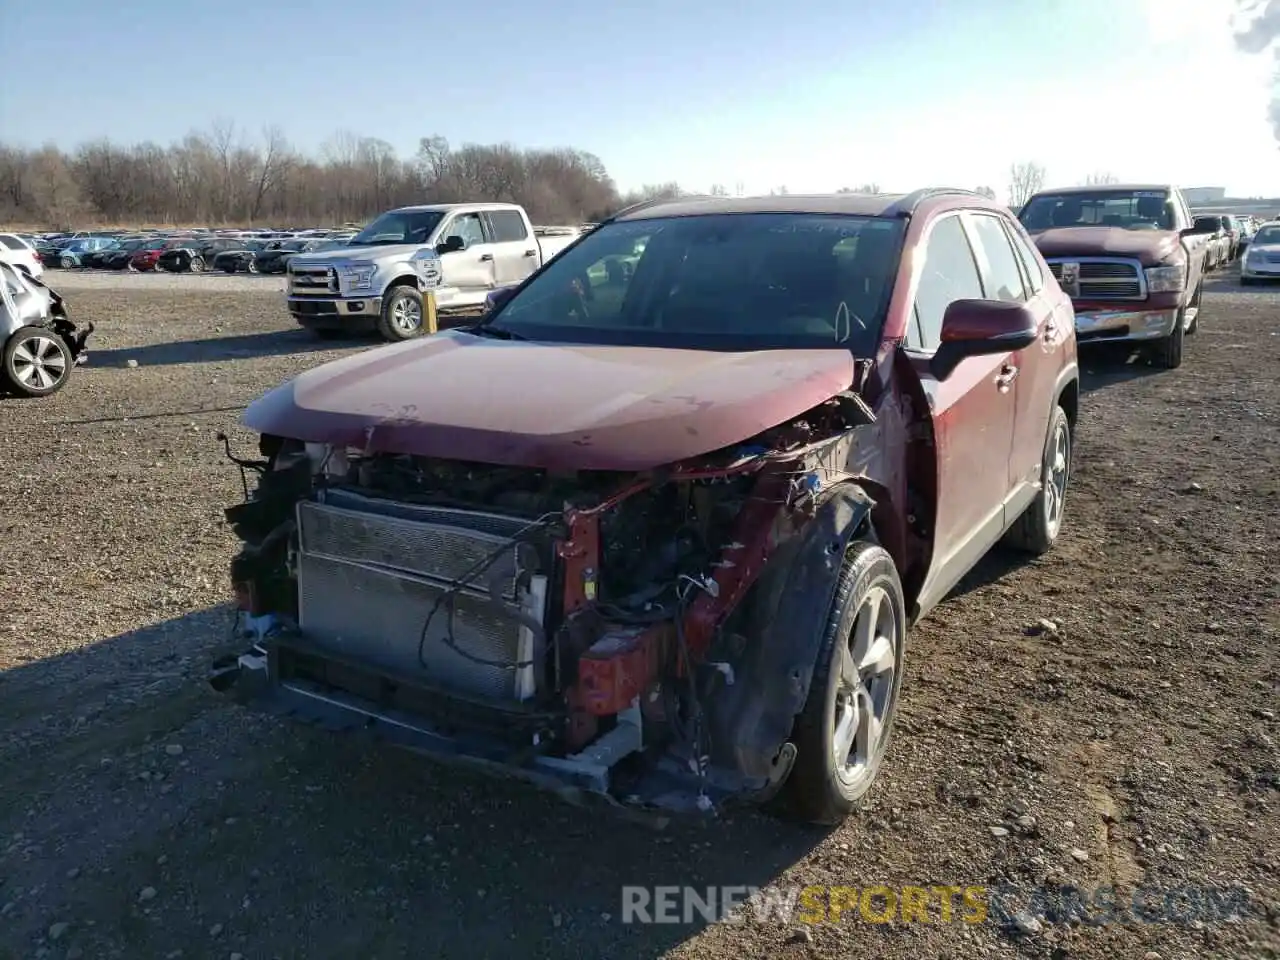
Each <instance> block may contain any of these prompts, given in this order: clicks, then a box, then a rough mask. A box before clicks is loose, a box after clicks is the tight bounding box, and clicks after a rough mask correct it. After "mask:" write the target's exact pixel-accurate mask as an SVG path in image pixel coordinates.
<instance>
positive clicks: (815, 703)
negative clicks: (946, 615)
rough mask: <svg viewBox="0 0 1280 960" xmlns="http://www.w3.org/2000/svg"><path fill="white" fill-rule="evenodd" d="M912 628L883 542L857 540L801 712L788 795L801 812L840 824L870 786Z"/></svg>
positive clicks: (887, 730)
mask: <svg viewBox="0 0 1280 960" xmlns="http://www.w3.org/2000/svg"><path fill="white" fill-rule="evenodd" d="M906 635H907V612H906V602H905V600H904V598H903V594H902V584H901V583H900V582H899V580H898V571H897V568H896V567H895V566H894V563H893V558H892V557H890V556H889V554H888V553H887V552H886V551H885V550H884V548H883V547H881V546H879V545H878V544H875V543H870V542H868V541H859V542H857V543H854V544H852V545H851V546H850V547H849V550H848V552H847V553H846V554H845V559H844V564H843V566H842V567H841V569H840V574H839V579H838V581H837V584H836V594H835V599H834V600H833V601H832V604H831V610H830V612H829V614H828V618H827V626H826V631H825V634H824V637H823V642H822V646H821V648H820V650H819V653H818V661H817V665H816V667H815V669H814V674H813V680H812V682H811V683H810V686H809V696H808V699H807V700H806V701H805V705H804V709H803V711H801V713H800V716H799V717H797V719H796V726H795V731H794V736H793V739H794V741H795V745H796V761H795V766H794V767H793V768H792V771H791V775H790V776H789V777H788V778H787V782H786V785H785V787H784V794H783V797H782V799H783V800H784V802H786V803H787V804H788V805H789V807H790V811H791V812H792V813H794V814H795V815H796V816H798V817H799V818H801V819H804V820H807V821H810V822H813V823H822V824H836V823H839V822H840V821H841V820H843V819H844V818H845V817H846V816H848V815H849V813H850V812H851V811H852V810H853V809H854V807H855V806H856V805H857V803H858V801H859V800H861V799H862V797H863V796H864V795H865V794H866V793H867V791H868V790H870V789H871V785H872V784H873V783H874V782H875V778H876V774H877V773H878V772H879V770H880V764H881V762H882V761H883V759H884V755H885V751H886V750H887V749H888V746H889V739H890V735H891V734H892V732H893V721H894V717H895V715H896V714H897V708H898V692H899V690H900V688H901V686H902V664H903V655H904V653H905V651H906Z"/></svg>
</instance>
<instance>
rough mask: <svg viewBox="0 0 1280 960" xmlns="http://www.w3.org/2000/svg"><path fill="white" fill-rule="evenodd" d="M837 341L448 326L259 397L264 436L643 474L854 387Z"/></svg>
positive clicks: (850, 362)
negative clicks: (742, 342)
mask: <svg viewBox="0 0 1280 960" xmlns="http://www.w3.org/2000/svg"><path fill="white" fill-rule="evenodd" d="M853 376H854V358H853V356H852V355H851V354H850V353H849V352H848V351H847V350H841V349H838V348H832V349H818V350H763V351H755V352H750V353H720V352H713V351H701V350H667V349H659V348H654V347H606V346H590V345H577V344H550V343H533V342H526V341H511V340H491V339H484V338H480V337H475V336H471V335H469V334H466V333H462V332H460V331H446V332H444V333H440V334H437V335H435V336H433V337H427V338H425V339H422V340H415V341H411V342H409V343H402V344H395V345H390V346H385V347H376V348H374V349H372V350H367V351H365V352H363V353H358V354H355V355H353V356H350V357H344V358H342V359H340V360H335V361H333V362H332V363H327V364H324V365H323V366H320V367H316V368H315V369H312V370H309V371H307V372H306V373H304V374H302V375H301V376H299V377H297V378H296V379H294V380H291V381H289V382H288V383H285V384H283V385H282V386H280V387H277V388H276V389H274V390H272V391H271V392H270V393H267V394H266V395H265V396H263V397H261V398H259V399H258V400H256V401H254V402H253V403H252V404H250V405H249V408H248V409H247V410H246V411H245V415H244V423H245V425H246V426H248V427H249V428H251V429H253V430H255V431H257V432H259V433H269V434H275V435H277V436H282V437H289V438H292V439H295V440H306V441H313V442H324V443H334V444H339V445H342V446H354V447H359V448H361V449H367V450H370V451H384V452H394V453H406V454H417V455H420V456H432V457H447V458H452V459H458V460H474V461H479V462H483V463H495V464H506V465H513V466H528V467H542V468H547V469H565V470H646V469H650V468H653V467H658V466H661V465H663V464H667V463H672V462H675V461H678V460H683V459H685V458H687V457H693V456H697V455H699V454H702V453H707V452H710V451H712V450H716V449H719V448H720V447H724V446H728V445H730V444H733V443H737V442H740V441H742V440H746V439H748V438H749V437H751V436H753V435H755V434H756V433H759V432H760V431H761V430H765V429H767V428H769V427H773V426H776V425H777V424H779V423H783V422H785V421H787V420H789V419H791V418H792V417H795V416H798V415H799V414H801V413H803V412H804V411H806V410H808V409H809V408H810V407H812V406H814V405H816V404H818V403H821V402H822V401H824V400H827V399H829V398H830V397H832V396H834V395H835V394H837V393H839V392H840V391H842V390H845V389H848V387H849V386H850V385H851V383H852V382H853Z"/></svg>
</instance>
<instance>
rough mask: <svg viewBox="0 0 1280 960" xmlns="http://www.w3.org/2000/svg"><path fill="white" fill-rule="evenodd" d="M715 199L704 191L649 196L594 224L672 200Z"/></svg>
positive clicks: (608, 221) (601, 223) (610, 221)
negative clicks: (670, 195)
mask: <svg viewBox="0 0 1280 960" xmlns="http://www.w3.org/2000/svg"><path fill="white" fill-rule="evenodd" d="M712 199H715V198H714V197H712V196H711V195H710V194H704V193H682V194H681V195H680V196H678V197H651V198H650V199H648V200H641V201H640V202H639V203H633V204H631V206H629V207H623V208H622V209H621V210H619V211H618V212H617V213H615V214H613V215H612V216H608V217H606V218H605V219H603V220H601V221H600V222H599V223H597V224H596V226H597V227H599V226H602V225H604V224H606V223H612V222H613V221H614V220H618V219H621V218H622V217H625V216H627V215H628V214H631V213H639V212H640V211H641V210H647V209H649V207H655V206H657V205H658V204H660V203H671V202H672V201H673V200H712Z"/></svg>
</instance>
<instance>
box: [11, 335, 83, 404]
mask: <svg viewBox="0 0 1280 960" xmlns="http://www.w3.org/2000/svg"><path fill="white" fill-rule="evenodd" d="M72 366H73V362H72V357H71V349H70V348H69V347H68V346H67V344H66V343H65V341H63V339H62V338H61V337H60V336H58V335H57V334H56V333H54V332H53V331H52V330H46V329H44V328H43V327H23V328H22V329H21V330H19V331H18V332H17V333H15V334H14V335H13V336H12V337H10V338H9V342H8V343H7V344H6V345H5V348H4V367H3V370H0V373H3V379H4V385H5V386H6V387H8V388H9V389H10V390H11V391H13V392H14V393H17V394H18V395H20V396H24V397H47V396H49V394H51V393H57V392H58V391H59V390H61V389H62V387H63V385H64V384H66V382H67V379H68V378H69V377H70V376H71V367H72Z"/></svg>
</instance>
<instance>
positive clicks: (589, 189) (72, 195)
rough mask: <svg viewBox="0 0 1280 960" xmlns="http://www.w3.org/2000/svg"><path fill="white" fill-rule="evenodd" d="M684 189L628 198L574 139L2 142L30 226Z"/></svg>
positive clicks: (352, 214) (606, 197) (594, 215)
mask: <svg viewBox="0 0 1280 960" xmlns="http://www.w3.org/2000/svg"><path fill="white" fill-rule="evenodd" d="M682 193H683V191H682V190H681V189H680V186H679V184H676V183H665V184H657V185H650V186H645V187H642V188H641V189H640V190H637V191H631V192H629V193H627V194H625V195H624V194H622V193H620V192H619V190H618V189H617V187H616V185H615V184H614V182H613V180H612V179H611V178H610V177H609V174H608V171H607V170H606V169H605V167H604V164H603V163H602V162H601V161H600V158H599V157H598V156H596V155H595V154H593V153H589V152H587V151H584V150H577V149H574V148H571V147H555V148H551V149H540V150H526V149H521V148H519V147H515V146H512V145H511V144H489V145H484V144H464V145H463V146H461V147H459V148H458V149H452V148H451V147H450V146H449V144H448V142H447V141H445V140H444V139H443V138H442V137H424V138H423V139H422V140H421V142H420V143H419V148H418V151H417V153H416V154H415V156H414V157H412V158H410V159H409V160H402V159H401V158H399V157H397V156H396V153H395V150H394V149H393V148H392V146H391V144H389V143H387V142H386V141H384V140H379V139H377V138H375V137H364V136H360V135H359V134H357V133H354V132H351V131H339V132H338V133H337V134H335V135H334V136H333V137H332V138H331V139H330V140H329V141H327V142H326V143H325V145H324V147H323V149H322V150H321V153H320V156H319V157H311V158H308V157H305V156H302V155H300V154H298V153H297V152H295V151H294V150H292V149H291V148H290V147H289V144H288V142H287V141H286V139H285V137H284V135H283V133H282V132H281V131H280V130H279V129H278V128H274V127H268V128H267V129H265V130H263V132H262V136H261V139H260V141H259V142H258V143H257V144H252V143H249V142H247V141H246V140H245V139H244V138H243V136H242V135H241V134H240V133H239V132H238V131H237V129H236V127H235V125H234V124H233V123H232V122H231V121H226V120H223V121H218V122H217V123H215V124H213V125H212V126H211V129H210V130H209V131H207V132H205V133H191V134H189V135H187V136H186V137H185V138H183V140H181V141H180V142H178V143H174V144H172V145H170V146H167V147H165V146H161V145H159V144H154V143H142V144H136V145H133V146H122V145H119V144H114V143H111V142H110V141H107V140H99V141H95V142H93V143H87V144H84V145H83V146H80V147H78V148H77V149H76V150H75V151H73V152H72V153H71V154H69V155H68V154H65V153H63V152H61V151H59V150H57V149H56V148H54V147H45V148H43V149H41V150H31V149H27V148H23V147H18V146H11V145H6V144H4V143H0V217H3V218H4V221H5V222H9V223H15V224H24V225H31V226H36V225H41V226H45V227H51V226H57V227H61V226H73V225H74V226H85V225H87V224H88V223H89V222H90V221H96V222H99V223H111V224H116V225H122V226H124V225H127V226H144V225H147V226H149V225H158V224H177V223H182V224H208V223H227V224H230V223H240V224H250V223H276V224H279V223H281V222H282V221H285V222H289V223H303V222H307V223H325V224H338V223H347V222H357V223H358V222H363V221H366V220H368V219H369V218H370V217H372V216H374V215H375V214H377V213H379V212H381V211H382V210H385V209H387V208H388V207H393V206H403V205H407V204H411V203H422V202H424V201H436V202H443V201H452V200H510V201H514V202H517V203H520V204H523V205H524V206H525V207H526V208H527V209H528V210H529V213H530V216H532V217H533V218H534V219H535V220H538V221H540V222H544V223H546V222H556V223H581V222H584V221H588V220H596V219H599V218H601V217H604V216H607V215H608V214H610V213H612V212H613V211H615V210H617V209H618V208H619V207H620V206H621V205H622V204H624V203H628V202H634V201H635V200H638V199H648V198H651V197H677V196H680V195H681V194H682ZM73 221H74V223H73Z"/></svg>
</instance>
